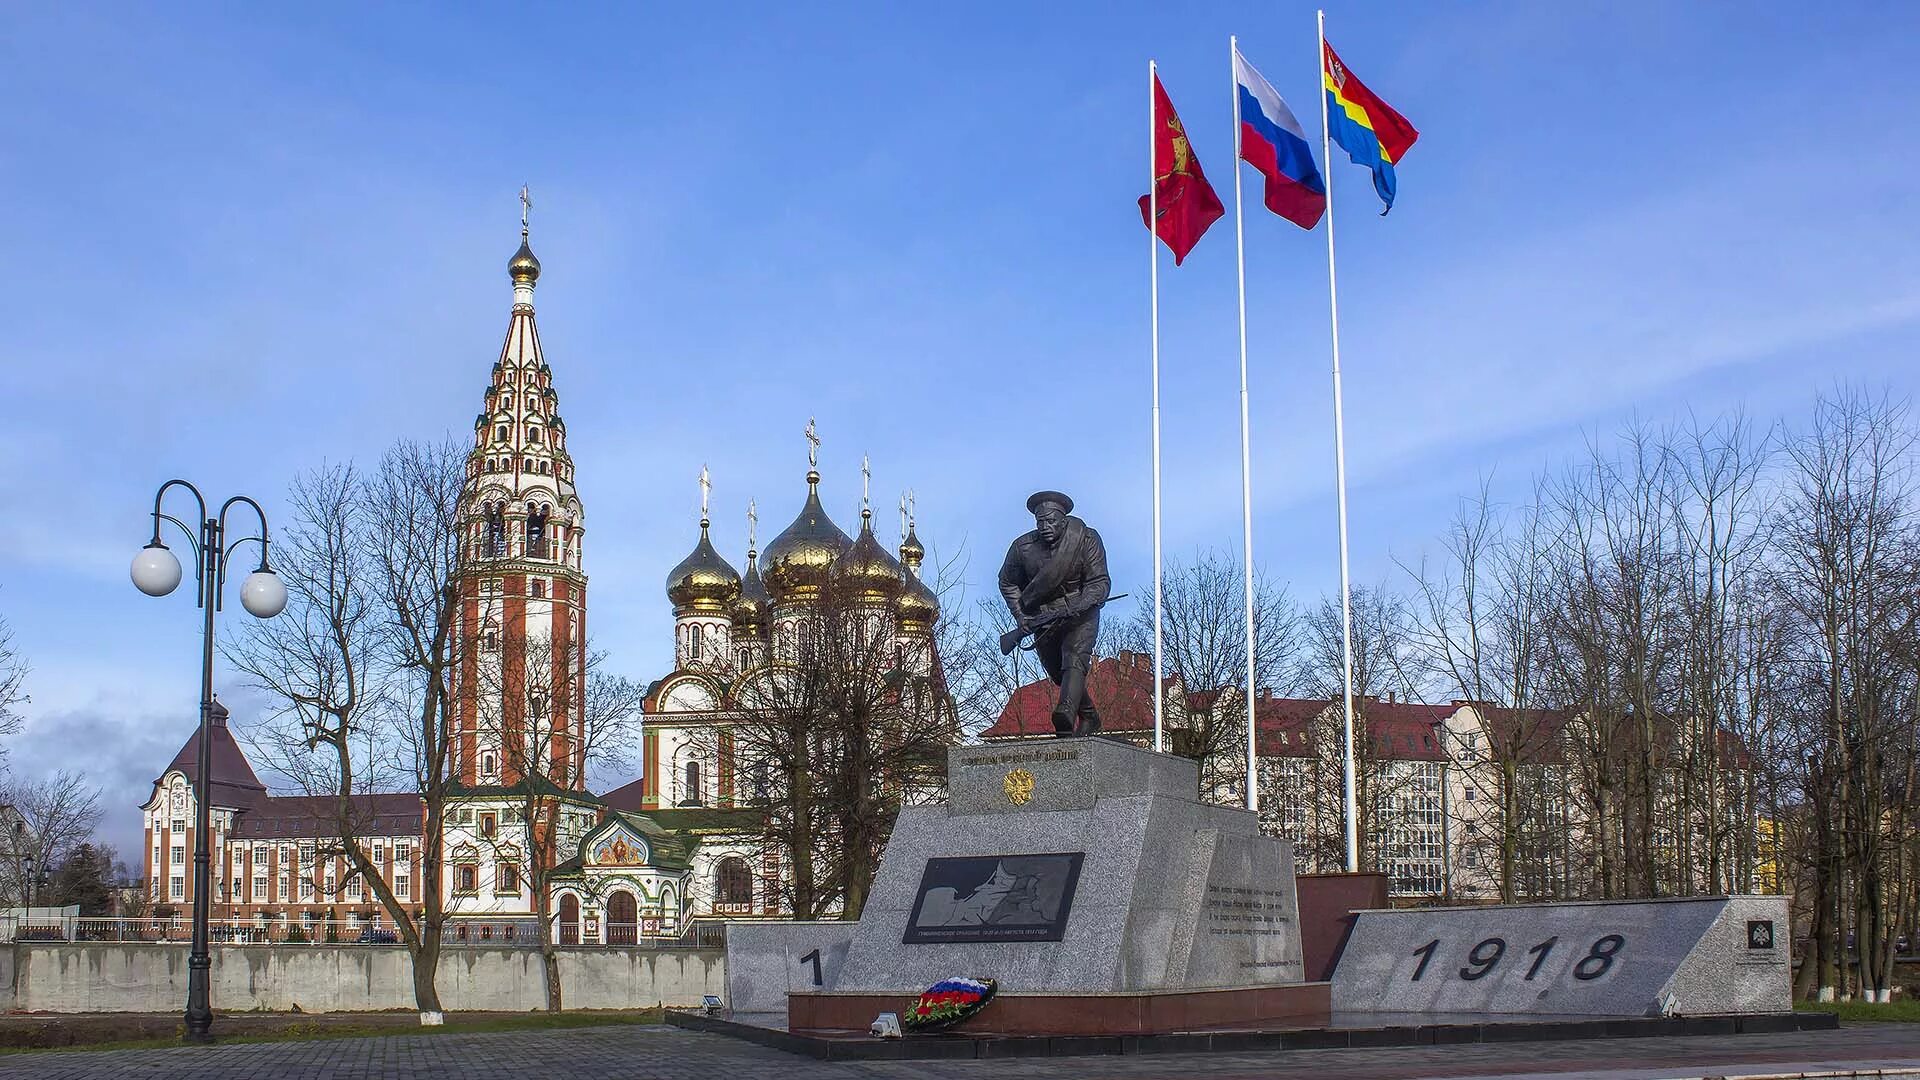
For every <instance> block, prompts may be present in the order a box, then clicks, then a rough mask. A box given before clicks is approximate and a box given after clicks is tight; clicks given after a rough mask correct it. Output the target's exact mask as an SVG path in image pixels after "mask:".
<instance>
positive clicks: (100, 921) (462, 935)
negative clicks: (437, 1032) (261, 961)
mask: <svg viewBox="0 0 1920 1080" xmlns="http://www.w3.org/2000/svg"><path fill="white" fill-rule="evenodd" d="M563 929H564V928H563ZM614 929H615V928H614V927H612V926H609V927H608V930H609V931H610V932H611V931H612V930H614ZM624 929H625V931H626V932H625V933H621V934H618V935H614V934H612V933H609V935H608V936H609V938H610V939H611V940H606V941H601V942H593V941H586V942H580V941H576V940H571V939H570V938H569V936H568V935H566V934H564V933H562V934H560V935H559V939H558V940H559V941H560V943H561V944H563V945H566V946H567V947H569V948H588V949H686V948H698V949H717V948H724V947H725V946H726V942H727V925H726V923H725V922H723V921H721V920H718V919H704V918H695V919H689V920H687V921H686V924H685V925H684V926H679V927H675V926H672V925H671V924H667V925H664V926H661V927H660V928H659V929H655V927H653V926H648V927H646V928H644V929H645V931H646V932H642V929H643V928H642V927H640V926H638V925H635V926H630V927H625V928H624ZM207 937H208V940H209V941H211V942H213V943H214V944H217V945H367V946H381V945H400V944H402V941H401V938H400V934H399V932H398V931H397V930H395V929H394V928H393V926H392V925H391V924H384V925H383V924H377V923H373V922H370V921H366V920H320V919H315V920H305V919H269V920H267V921H265V922H262V921H259V920H255V919H214V920H211V921H209V923H208V925H207ZM573 937H577V935H573ZM13 941H19V942H32V941H69V942H88V941H102V942H153V943H166V944H179V945H187V944H191V943H192V941H193V921H192V920H191V919H189V918H184V917H179V916H171V917H166V918H152V917H148V918H93V917H84V916H67V917H63V918H45V917H42V918H21V917H18V916H10V915H0V942H13ZM441 945H442V947H444V948H451V949H459V948H488V949H498V948H529V949H531V948H538V947H539V945H540V923H539V921H538V920H535V919H449V920H448V922H447V926H446V931H445V933H444V934H443V935H442V938H441Z"/></svg>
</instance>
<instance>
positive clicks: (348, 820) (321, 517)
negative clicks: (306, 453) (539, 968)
mask: <svg viewBox="0 0 1920 1080" xmlns="http://www.w3.org/2000/svg"><path fill="white" fill-rule="evenodd" d="M464 459H465V452H464V451H463V450H462V449H461V448H460V447H458V446H457V445H456V444H453V443H451V442H443V443H431V444H423V443H413V442H401V443H398V444H396V445H395V446H394V447H393V448H392V449H391V450H389V451H388V452H387V453H386V455H385V456H384V457H383V458H382V460H381V463H380V468H379V470H378V471H377V472H375V473H373V474H370V475H369V474H363V473H361V472H360V471H358V470H356V469H354V468H353V467H352V466H332V467H326V468H322V469H318V470H315V471H314V472H311V473H308V474H305V475H303V476H302V477H300V478H298V479H297V480H296V481H295V482H294V485H293V488H292V492H291V496H290V502H291V506H292V510H293V516H294V524H293V526H292V528H291V529H289V530H283V532H282V536H281V538H280V541H279V543H277V544H276V545H275V553H276V563H277V564H278V566H279V569H280V574H281V577H282V579H283V580H285V582H286V584H287V589H288V594H289V598H290V602H289V604H288V609H287V611H286V612H285V613H284V614H283V615H282V617H280V618H278V619H273V620H265V621H261V622H257V623H251V624H248V625H247V627H246V630H245V631H244V632H243V634H242V636H240V637H239V638H237V639H235V640H234V641H233V642H232V643H231V644H230V645H229V647H228V650H227V652H228V657H229V660H230V661H231V662H232V663H233V664H234V666H235V667H236V668H238V669H239V670H240V671H242V672H244V673H245V674H246V675H247V676H248V677H249V678H250V679H251V680H252V682H253V683H254V685H256V686H257V687H259V688H260V689H262V690H265V691H267V692H268V694H269V695H270V696H271V697H272V698H273V699H274V700H275V701H277V702H278V703H279V705H280V708H279V709H278V711H277V712H275V713H274V714H273V715H271V716H269V717H268V718H266V720H265V721H264V722H263V723H262V724H260V725H259V726H258V727H257V728H256V729H255V730H254V731H253V732H252V735H251V738H252V742H253V744H254V745H255V747H256V748H257V749H258V750H259V751H260V752H261V753H262V754H263V755H264V757H265V758H266V760H267V763H268V764H269V765H270V766H271V767H272V768H274V769H275V770H276V771H278V772H279V773H280V774H282V775H283V776H286V777H287V778H289V779H290V780H291V781H292V782H293V783H294V784H295V785H296V786H298V787H299V788H300V789H301V790H302V791H304V792H306V793H307V794H310V795H321V796H327V797H329V798H330V800H331V802H330V806H331V813H330V822H329V831H330V832H331V833H332V836H331V839H330V842H329V843H328V844H326V845H324V846H323V848H322V849H321V850H320V851H318V854H319V855H320V856H321V857H323V858H326V857H336V856H337V857H339V858H342V859H345V860H346V863H347V876H346V878H345V879H344V880H343V881H341V882H340V883H339V884H340V886H341V887H345V886H346V885H347V884H348V883H350V882H353V881H355V880H359V881H362V882H364V884H365V886H366V887H367V888H368V889H370V890H371V891H372V892H373V894H374V896H375V898H376V899H377V900H378V901H379V903H380V905H381V906H382V907H383V908H385V909H386V911H387V912H388V913H389V914H390V915H391V916H392V918H393V920H394V925H395V926H396V927H397V928H398V930H399V934H400V937H401V940H402V942H403V943H404V944H405V945H406V947H407V949H408V951H409V954H410V955H411V957H412V960H413V979H414V996H415V999H416V1004H417V1006H418V1008H419V1010H420V1012H421V1013H422V1014H423V1015H424V1014H434V1013H439V1012H440V1011H441V1006H440V998H439V993H438V990H437V989H436V987H435V985H434V983H435V973H436V972H437V970H438V967H439V956H440V944H441V935H442V932H443V930H444V926H445V911H444V901H443V890H442V889H441V887H440V884H441V880H442V875H443V873H444V869H443V866H442V859H443V847H444V845H443V843H442V839H443V836H444V831H445V808H446V802H447V799H448V796H449V789H450V784H451V777H450V775H449V762H448V752H447V750H448V743H447V728H448V724H449V718H450V717H451V714H452V710H451V702H452V700H453V698H452V694H453V674H454V672H455V670H456V666H457V663H458V656H457V653H456V650H457V648H458V642H459V638H458V635H456V634H455V632H454V630H455V624H456V618H457V614H458V605H457V595H456V592H455V589H454V587H453V580H454V574H455V572H456V569H457V566H458V559H459V536H460V534H459V528H458V522H459V509H458V507H459V498H460V492H461V488H462V484H463V480H462V476H463V468H464ZM396 786H397V787H402V788H403V789H405V788H408V787H410V788H411V789H412V790H417V791H418V792H419V793H420V798H421V808H422V818H423V824H422V830H421V833H422V835H421V837H420V840H421V843H420V851H419V858H420V874H419V877H418V881H419V888H420V891H421V902H419V903H417V904H416V903H411V902H408V901H404V900H402V899H400V898H399V897H398V896H396V895H395V894H394V892H393V889H392V886H391V883H390V882H388V881H387V879H386V877H385V876H384V875H383V874H382V873H381V871H380V868H379V867H378V866H377V865H376V864H375V862H374V861H373V859H372V858H371V852H370V851H369V849H368V846H367V844H366V843H365V840H366V839H367V838H369V837H370V836H371V835H372V832H371V829H372V824H373V823H372V816H373V811H372V809H371V808H370V807H369V806H368V804H367V803H366V802H365V801H363V800H359V799H356V798H355V796H358V795H366V794H372V793H375V792H378V791H381V790H386V789H390V788H392V787H396ZM302 869H303V872H305V871H306V868H302ZM416 911H417V912H418V915H416Z"/></svg>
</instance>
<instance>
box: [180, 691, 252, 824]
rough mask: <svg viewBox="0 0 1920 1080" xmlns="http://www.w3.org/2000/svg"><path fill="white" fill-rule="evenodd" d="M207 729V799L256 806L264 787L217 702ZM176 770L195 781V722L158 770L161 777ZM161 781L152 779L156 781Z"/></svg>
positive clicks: (197, 770) (197, 757) (238, 806)
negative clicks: (183, 742) (209, 755)
mask: <svg viewBox="0 0 1920 1080" xmlns="http://www.w3.org/2000/svg"><path fill="white" fill-rule="evenodd" d="M207 730H208V732H209V733H210V734H211V735H212V739H211V740H210V746H211V749H212V762H213V771H212V774H211V775H210V776H209V777H208V778H207V783H208V785H209V788H208V793H207V794H208V797H207V801H208V802H210V803H212V804H213V805H214V806H226V807H233V808H236V809H245V808H249V807H253V806H257V805H259V803H260V802H261V801H262V800H263V799H265V798H266V797H267V786H266V785H265V784H262V783H261V782H260V778H259V777H257V776H255V775H253V766H252V765H250V764H248V762H247V755H246V754H244V753H242V752H241V750H240V744H239V743H238V742H235V741H234V738H233V732H232V731H230V730H228V728H227V707H226V706H225V705H222V704H220V703H219V702H218V701H215V702H214V703H213V714H212V716H210V717H209V718H208V721H207ZM175 770H178V771H179V772H181V773H184V774H186V777H187V782H188V783H197V782H198V780H199V773H200V727H199V725H198V724H195V725H194V729H193V734H192V735H189V736H188V737H187V742H186V745H185V746H182V747H181V748H180V752H179V753H177V754H175V755H173V761H172V762H170V763H168V765H167V767H166V768H164V769H162V770H160V776H161V777H163V778H164V777H165V776H166V775H167V774H168V773H170V772H173V771H175ZM159 782H160V780H159V779H156V780H154V783H155V784H158V783H159Z"/></svg>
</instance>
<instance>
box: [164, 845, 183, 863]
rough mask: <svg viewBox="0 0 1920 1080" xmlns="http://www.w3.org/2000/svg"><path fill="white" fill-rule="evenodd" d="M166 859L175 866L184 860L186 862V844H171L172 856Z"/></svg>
mask: <svg viewBox="0 0 1920 1080" xmlns="http://www.w3.org/2000/svg"><path fill="white" fill-rule="evenodd" d="M167 861H168V862H170V863H172V864H173V865H175V866H179V865H180V864H181V863H184V862H186V861H187V846H186V845H185V844H175V845H173V854H172V857H171V858H169V859H168V860H167Z"/></svg>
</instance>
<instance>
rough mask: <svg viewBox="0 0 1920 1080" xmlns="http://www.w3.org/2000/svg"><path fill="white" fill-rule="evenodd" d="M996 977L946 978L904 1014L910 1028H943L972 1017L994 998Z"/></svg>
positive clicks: (903, 1021)
mask: <svg viewBox="0 0 1920 1080" xmlns="http://www.w3.org/2000/svg"><path fill="white" fill-rule="evenodd" d="M993 991H994V982H993V980H992V979H942V980H940V981H939V982H937V983H934V984H933V985H932V986H931V987H929V988H928V989H927V990H926V992H925V993H922V994H921V995H920V996H919V998H917V999H916V1000H915V1001H914V1002H913V1003H912V1004H911V1005H908V1006H907V1008H906V1011H905V1012H904V1013H902V1014H901V1016H900V1026H901V1027H902V1028H904V1029H905V1030H907V1031H939V1030H941V1029H942V1028H949V1027H952V1026H953V1025H955V1024H958V1023H961V1022H963V1021H965V1020H969V1019H971V1018H972V1017H973V1014H975V1013H977V1012H979V1011H980V1010H981V1009H984V1008H986V1006H987V1002H989V1001H992V1000H993Z"/></svg>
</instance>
